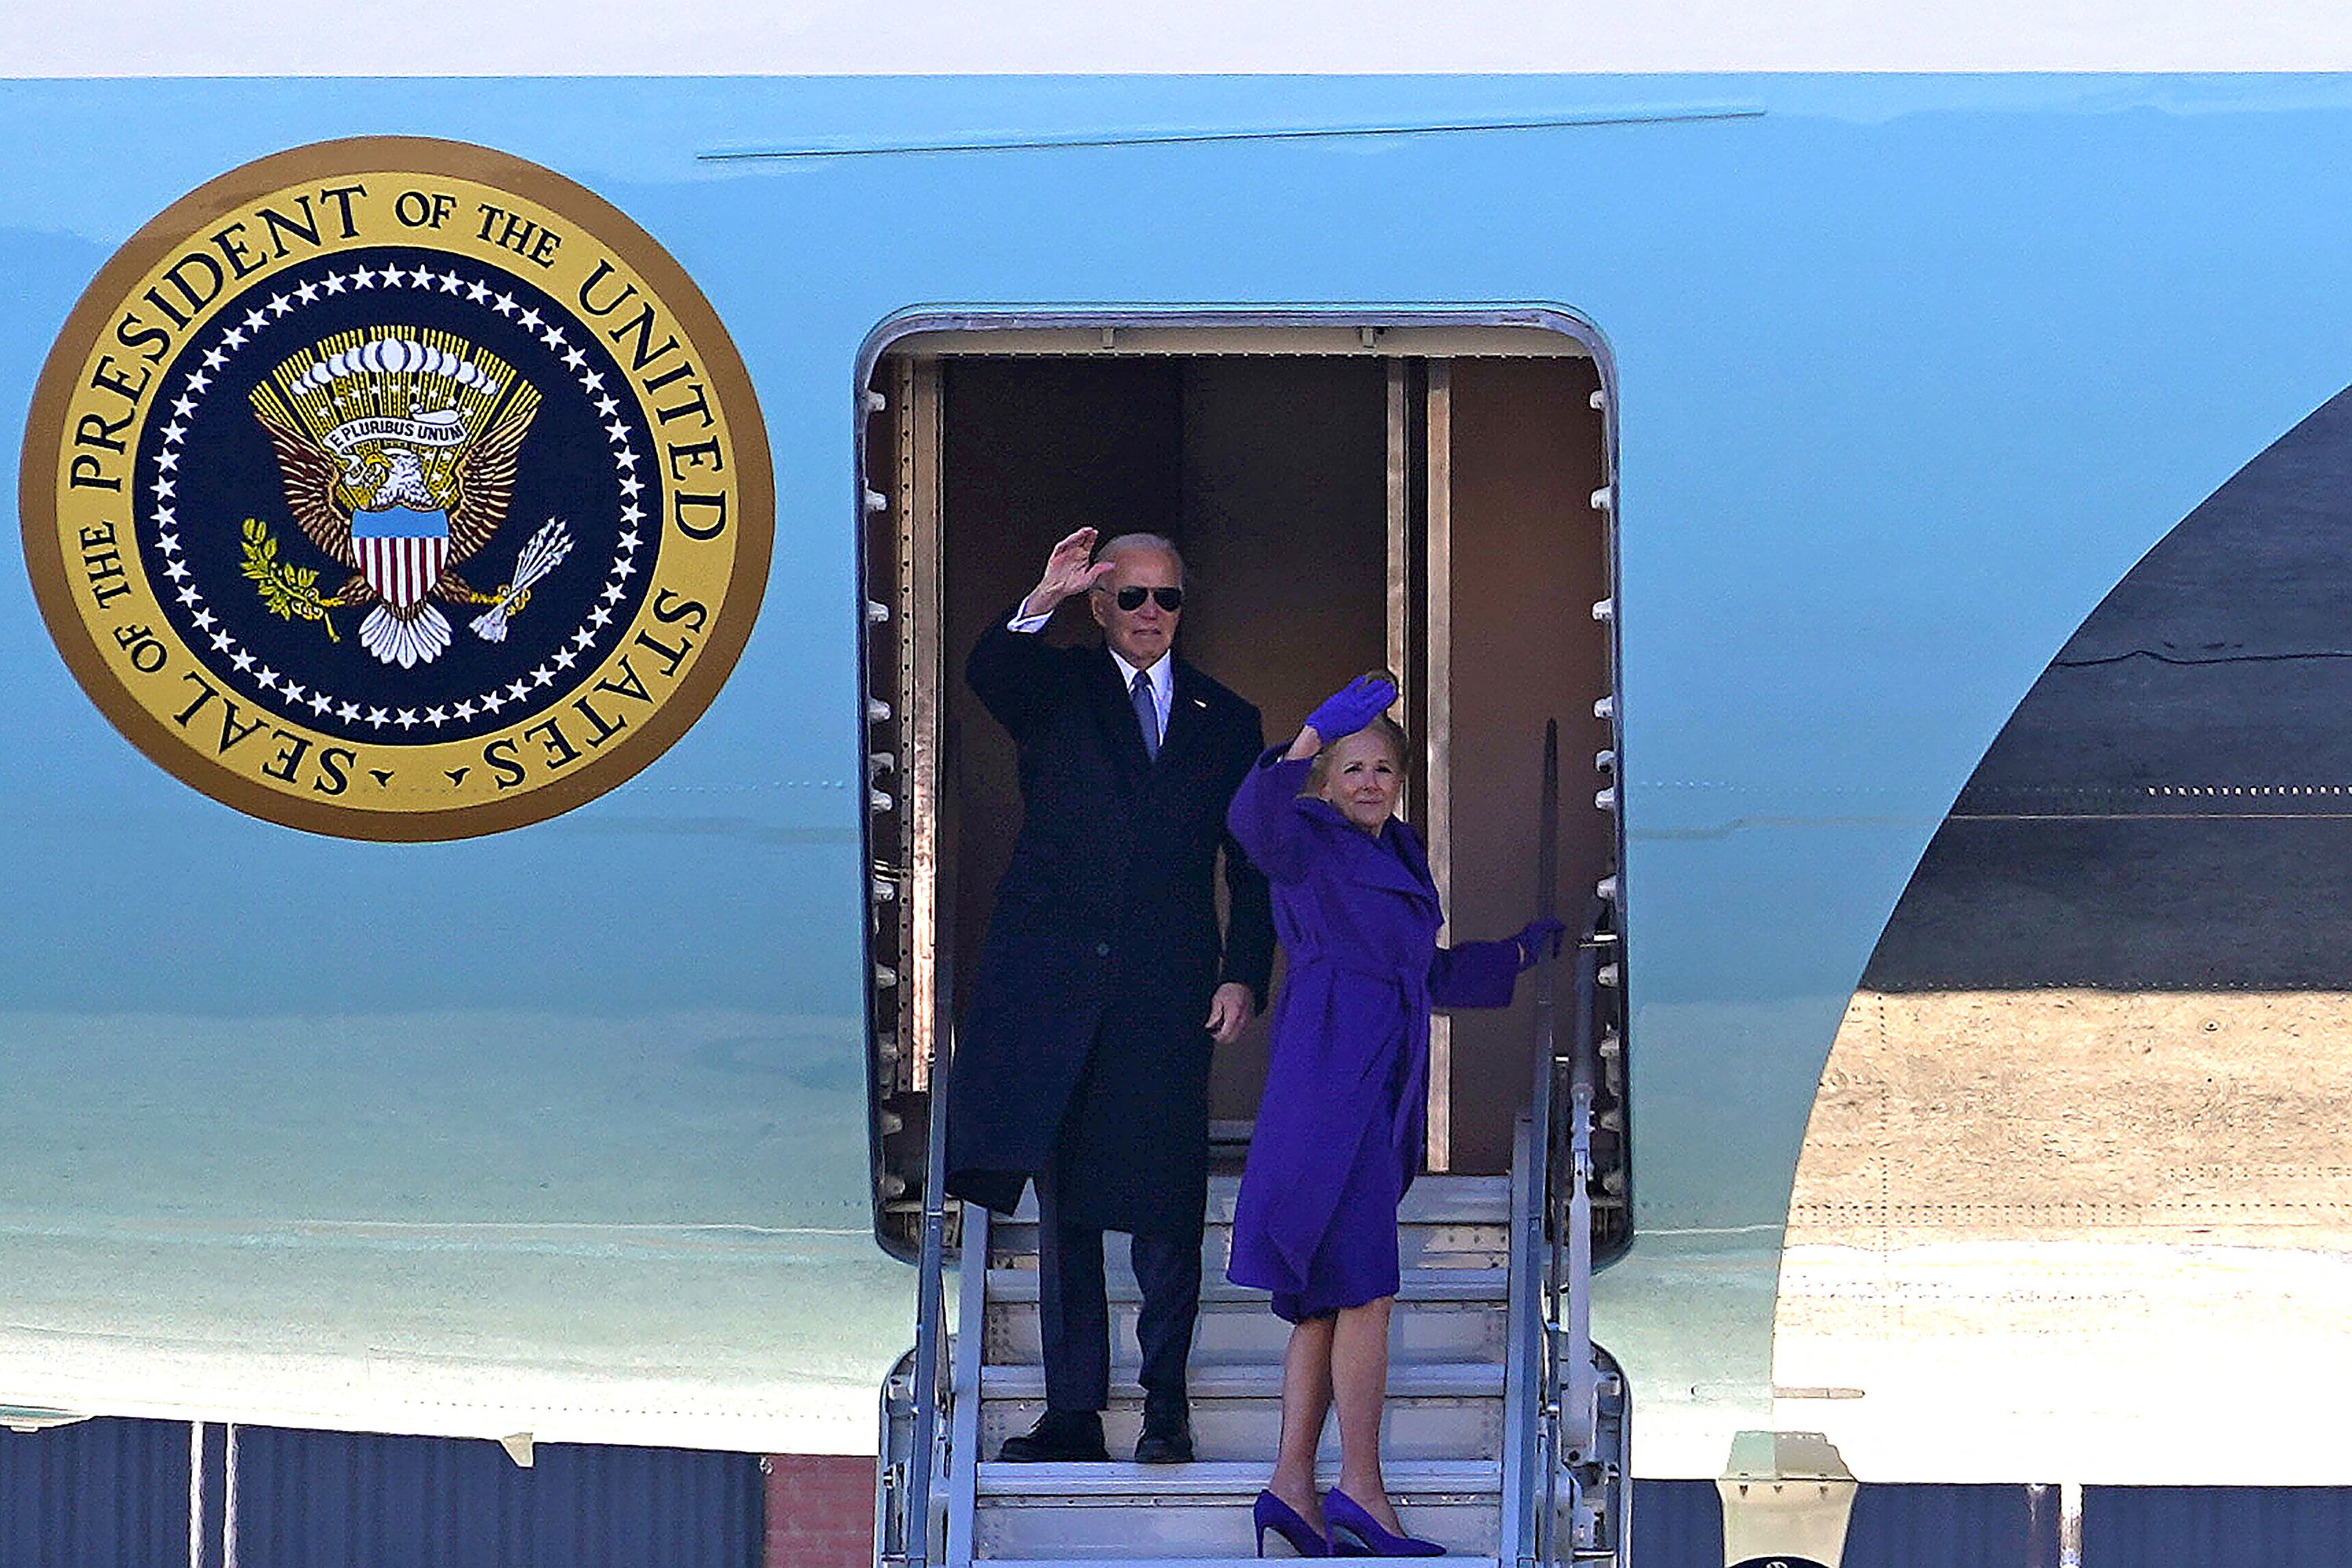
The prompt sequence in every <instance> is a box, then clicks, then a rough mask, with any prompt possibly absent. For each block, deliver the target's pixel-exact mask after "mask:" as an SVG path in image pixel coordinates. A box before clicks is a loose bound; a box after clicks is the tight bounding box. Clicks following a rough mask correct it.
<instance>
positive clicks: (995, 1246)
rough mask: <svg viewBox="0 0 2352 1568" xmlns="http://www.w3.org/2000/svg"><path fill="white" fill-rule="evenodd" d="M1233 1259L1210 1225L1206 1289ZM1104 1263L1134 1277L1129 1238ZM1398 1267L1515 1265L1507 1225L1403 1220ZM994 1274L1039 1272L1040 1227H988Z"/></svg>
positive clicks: (1220, 1230)
mask: <svg viewBox="0 0 2352 1568" xmlns="http://www.w3.org/2000/svg"><path fill="white" fill-rule="evenodd" d="M1232 1253H1233V1241H1232V1231H1231V1229H1230V1227H1229V1226H1226V1225H1223V1224H1212V1225H1211V1226H1209V1228H1208V1230H1207V1232H1206V1233H1205V1234H1204V1235H1203V1236H1202V1238H1201V1277H1202V1281H1203V1283H1205V1282H1206V1281H1208V1280H1211V1279H1223V1278H1224V1277H1225V1263H1226V1261H1227V1259H1228V1258H1231V1256H1232ZM1103 1259H1104V1263H1105V1265H1106V1267H1108V1269H1109V1270H1110V1273H1111V1275H1112V1277H1113V1278H1117V1277H1118V1276H1119V1275H1122V1274H1125V1275H1129V1276H1130V1277H1132V1274H1133V1266H1132V1265H1131V1264H1130V1263H1129V1260H1128V1238H1127V1237H1126V1235H1125V1234H1124V1233H1122V1232H1119V1231H1111V1232H1110V1233H1108V1235H1106V1236H1105V1237H1103ZM1397 1261H1398V1263H1399V1264H1401V1265H1402V1267H1404V1268H1408V1269H1410V1268H1508V1267H1509V1266H1510V1261H1511V1237H1510V1225H1509V1223H1508V1222H1507V1221H1506V1220H1503V1219H1496V1220H1492V1221H1486V1220H1464V1219H1456V1218H1453V1217H1439V1218H1432V1219H1422V1220H1403V1221H1401V1222H1400V1223H1399V1225H1398V1226H1397ZM988 1262H989V1267H990V1268H1035V1267H1036V1266H1037V1222H1036V1221H1035V1220H1034V1219H1001V1220H997V1221H996V1222H994V1223H993V1224H992V1225H991V1226H989V1227H988Z"/></svg>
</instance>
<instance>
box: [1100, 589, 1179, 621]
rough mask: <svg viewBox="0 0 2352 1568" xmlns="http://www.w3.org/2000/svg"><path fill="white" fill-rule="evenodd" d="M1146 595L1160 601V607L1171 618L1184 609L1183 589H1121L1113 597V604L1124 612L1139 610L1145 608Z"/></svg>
mask: <svg viewBox="0 0 2352 1568" xmlns="http://www.w3.org/2000/svg"><path fill="white" fill-rule="evenodd" d="M1146 594H1149V595H1151V596H1152V597H1153V598H1155V599H1157V600H1159V601H1160V608H1161V609H1163V610H1165V611H1167V612H1168V613H1169V614H1170V615H1171V616H1172V615H1174V614H1175V613H1176V612H1177V611H1179V610H1181V609H1182V608H1183V607H1184V590H1183V589H1181V588H1121V589H1120V590H1119V591H1118V593H1116V594H1113V595H1111V602H1112V603H1113V604H1115V605H1118V607H1119V608H1120V609H1122V610H1139V609H1141V608H1143V596H1144V595H1146Z"/></svg>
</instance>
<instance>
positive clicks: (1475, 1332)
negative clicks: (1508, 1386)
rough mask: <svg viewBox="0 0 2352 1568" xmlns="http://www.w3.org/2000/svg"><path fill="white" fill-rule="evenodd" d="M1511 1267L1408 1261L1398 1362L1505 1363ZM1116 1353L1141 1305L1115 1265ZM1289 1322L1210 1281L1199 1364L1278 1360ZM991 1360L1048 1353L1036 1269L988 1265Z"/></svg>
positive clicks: (1195, 1346)
mask: <svg viewBox="0 0 2352 1568" xmlns="http://www.w3.org/2000/svg"><path fill="white" fill-rule="evenodd" d="M1508 1290H1509V1275H1508V1272H1507V1270H1505V1269H1500V1268H1426V1269H1408V1270H1406V1271H1405V1274H1404V1283H1403V1288H1402V1289H1401V1290H1399V1292H1398V1298H1399V1310H1398V1311H1397V1312H1396V1313H1395V1314H1394V1316H1393V1317H1392V1319H1391V1324H1390V1343H1391V1352H1390V1353H1391V1356H1392V1357H1394V1358H1395V1359H1396V1360H1398V1361H1401V1362H1402V1361H1411V1360H1414V1359H1416V1358H1418V1359H1421V1360H1439V1361H1483V1360H1497V1361H1499V1360H1500V1359H1501V1358H1502V1356H1503V1353H1504V1351H1505V1348H1506V1341H1507V1337H1508V1333H1507V1331H1508V1327H1509V1324H1508V1321H1507V1315H1506V1308H1507V1296H1508ZM1108 1291H1109V1296H1110V1300H1111V1312H1110V1318H1111V1346H1112V1350H1111V1353H1112V1356H1113V1357H1114V1359H1118V1358H1122V1357H1129V1356H1132V1355H1134V1354H1135V1353H1136V1352H1135V1349H1134V1341H1135V1323H1136V1317H1137V1314H1138V1311H1139V1306H1140V1303H1139V1300H1138V1292H1137V1290H1136V1288H1135V1282H1134V1281H1133V1280H1132V1279H1124V1278H1120V1277H1119V1276H1118V1273H1117V1271H1116V1270H1113V1271H1111V1279H1110V1283H1109V1287H1108ZM1289 1337H1290V1325H1289V1324H1288V1323H1286V1322H1284V1321H1282V1320H1281V1319H1280V1318H1277V1317H1276V1316H1275V1315H1274V1312H1273V1310H1271V1309H1270V1308H1269V1307H1268V1305H1267V1303H1266V1293H1265V1291H1263V1290H1252V1289H1244V1288H1243V1287H1241V1286H1238V1285H1234V1284H1231V1283H1229V1282H1227V1281H1225V1280H1222V1279H1218V1280H1212V1281H1207V1282H1204V1284H1203V1285H1202V1291H1201V1316H1200V1320H1199V1323H1198V1326H1197V1328H1196V1329H1195V1331H1194V1335H1193V1340H1192V1362H1193V1364H1194V1365H1196V1366H1200V1365H1207V1364H1211V1363H1218V1362H1238V1361H1253V1360H1268V1359H1270V1360H1276V1361H1278V1360H1280V1359H1281V1356H1282V1352H1283V1348H1284V1346H1285V1345H1286V1343H1287V1342H1288V1341H1289ZM1042 1353H1043V1347H1042V1336H1041V1331H1040V1327H1039V1317H1038V1310H1037V1271H1036V1270H1035V1269H1034V1268H992V1269H990V1270H989V1274H988V1324H987V1339H986V1342H985V1344H984V1345H983V1347H982V1355H983V1358H984V1359H985V1360H987V1361H988V1362H990V1363H1024V1362H1034V1361H1035V1360H1037V1359H1038V1357H1039V1356H1040V1355H1041V1354H1042Z"/></svg>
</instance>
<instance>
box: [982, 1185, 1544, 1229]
mask: <svg viewBox="0 0 2352 1568" xmlns="http://www.w3.org/2000/svg"><path fill="white" fill-rule="evenodd" d="M1240 1191H1241V1178H1240V1177H1238V1176H1212V1177H1210V1178H1209V1209H1208V1218H1209V1223H1210V1224H1211V1225H1213V1226H1217V1225H1231V1224H1232V1223H1233V1219H1234V1196H1235V1194H1238V1193H1239V1192H1240ZM1510 1215H1511V1179H1510V1178H1509V1177H1508V1176H1423V1177H1421V1178H1420V1179H1419V1180H1417V1181H1415V1182H1414V1183H1413V1184H1412V1191H1411V1192H1409V1193H1407V1194H1405V1195H1404V1202H1403V1203H1402V1204H1401V1205H1398V1208H1397V1217H1398V1218H1399V1219H1401V1220H1402V1221H1403V1222H1405V1223H1406V1224H1408V1225H1443V1224H1455V1223H1466V1224H1473V1225H1478V1224H1488V1225H1500V1224H1502V1223H1503V1222H1505V1221H1506V1220H1507V1219H1509V1218H1510ZM1036 1220H1037V1193H1036V1189H1035V1188H1034V1187H1032V1188H1030V1189H1028V1190H1026V1191H1024V1193H1023V1194H1021V1206H1020V1207H1019V1208H1017V1209H1015V1210H1013V1215H1012V1218H1011V1220H1010V1221H1007V1220H1005V1219H1003V1218H999V1219H998V1220H997V1221H996V1223H997V1224H998V1225H1000V1226H1002V1225H1005V1224H1008V1223H1009V1224H1018V1225H1034V1224H1035V1223H1036Z"/></svg>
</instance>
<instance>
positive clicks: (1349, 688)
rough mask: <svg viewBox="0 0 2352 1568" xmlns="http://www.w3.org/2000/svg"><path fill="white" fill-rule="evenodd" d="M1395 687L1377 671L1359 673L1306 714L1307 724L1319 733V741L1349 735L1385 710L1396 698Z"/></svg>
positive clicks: (1324, 741)
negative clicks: (1374, 672) (1364, 673)
mask: <svg viewBox="0 0 2352 1568" xmlns="http://www.w3.org/2000/svg"><path fill="white" fill-rule="evenodd" d="M1396 695H1397V692H1396V687H1395V686H1394V685H1393V684H1391V682H1389V681H1387V680H1385V679H1381V677H1379V676H1377V675H1360V676H1358V677H1356V679H1353V680H1351V681H1349V682H1348V684H1347V685H1345V686H1343V687H1341V688H1339V690H1337V691H1334V692H1333V693H1331V695H1330V696H1328V697H1326V698H1325V699H1323V702H1322V705H1321V706H1320V707H1318V708H1317V709H1316V710H1315V711H1314V712H1312V713H1309V714H1308V715H1307V728H1308V729H1310V730H1312V731H1315V732H1316V733H1317V734H1318V735H1320V736H1322V737H1323V743H1324V744H1325V745H1327V746H1328V745H1329V744H1330V743H1331V742H1334V741H1337V740H1339V739H1341V738H1342V737H1344V736H1348V735H1352V734H1354V733H1355V732H1356V731H1359V730H1360V729H1362V728H1363V727H1364V726H1365V725H1367V724H1369V723H1370V722H1371V721H1373V720H1375V719H1377V718H1379V717H1380V716H1381V714H1383V713H1385V712H1387V711H1388V710H1389V705H1390V704H1391V703H1392V702H1394V701H1395V700H1396Z"/></svg>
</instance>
